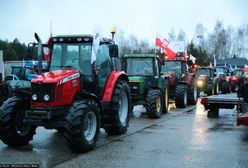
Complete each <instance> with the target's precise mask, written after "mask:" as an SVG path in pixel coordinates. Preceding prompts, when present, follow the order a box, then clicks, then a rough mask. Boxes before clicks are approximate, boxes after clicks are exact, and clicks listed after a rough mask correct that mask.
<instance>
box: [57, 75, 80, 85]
mask: <svg viewBox="0 0 248 168" xmlns="http://www.w3.org/2000/svg"><path fill="white" fill-rule="evenodd" d="M79 76H80V75H79V73H76V74H73V75H70V76H68V77H66V78H64V79H63V80H61V81H60V82H59V84H63V83H65V82H68V81H70V80H73V79H76V78H79Z"/></svg>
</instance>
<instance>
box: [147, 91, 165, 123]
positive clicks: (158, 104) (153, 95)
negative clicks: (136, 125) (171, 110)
mask: <svg viewBox="0 0 248 168" xmlns="http://www.w3.org/2000/svg"><path fill="white" fill-rule="evenodd" d="M162 101H163V99H162V94H161V91H160V90H150V91H149V92H148V93H147V96H146V113H147V115H148V117H149V118H160V117H161V114H162V110H163V106H162Z"/></svg>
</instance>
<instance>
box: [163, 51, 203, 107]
mask: <svg viewBox="0 0 248 168" xmlns="http://www.w3.org/2000/svg"><path fill="white" fill-rule="evenodd" d="M161 72H162V73H163V74H164V75H165V76H167V78H168V79H169V83H170V85H169V87H170V89H169V90H170V94H169V97H170V98H172V99H175V104H176V107H179V108H185V107H186V106H187V105H195V104H196V103H197V99H198V95H199V94H198V92H199V90H198V88H197V85H196V79H195V74H194V73H190V71H189V66H188V61H187V58H186V56H185V53H184V52H181V53H180V52H178V53H177V54H176V56H175V58H173V59H168V58H167V57H166V56H165V63H164V65H162V70H161Z"/></svg>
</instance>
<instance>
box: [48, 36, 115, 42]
mask: <svg viewBox="0 0 248 168" xmlns="http://www.w3.org/2000/svg"><path fill="white" fill-rule="evenodd" d="M93 38H94V36H93V35H90V34H81V35H58V36H55V37H52V38H51V39H52V42H53V43H92V42H93ZM113 43H114V41H113V40H112V39H108V38H101V39H100V44H113Z"/></svg>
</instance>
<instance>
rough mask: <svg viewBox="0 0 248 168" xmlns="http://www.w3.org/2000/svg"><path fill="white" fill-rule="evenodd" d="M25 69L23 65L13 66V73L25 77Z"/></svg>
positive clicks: (20, 77)
mask: <svg viewBox="0 0 248 168" xmlns="http://www.w3.org/2000/svg"><path fill="white" fill-rule="evenodd" d="M24 73H25V69H24V68H23V67H12V74H15V75H16V76H17V77H18V78H19V79H23V77H24Z"/></svg>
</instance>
